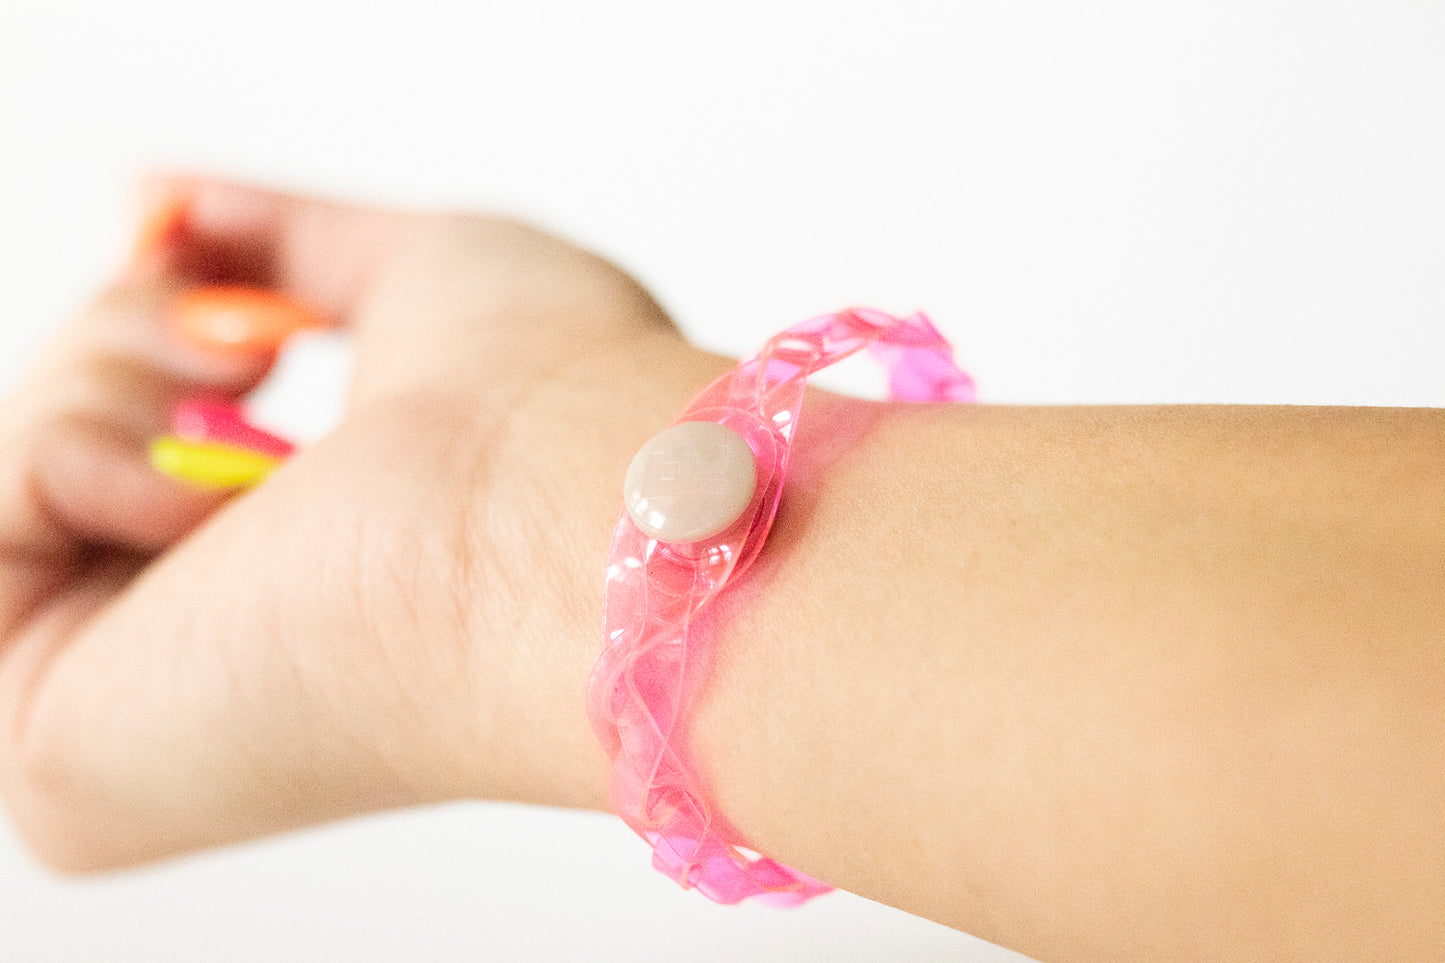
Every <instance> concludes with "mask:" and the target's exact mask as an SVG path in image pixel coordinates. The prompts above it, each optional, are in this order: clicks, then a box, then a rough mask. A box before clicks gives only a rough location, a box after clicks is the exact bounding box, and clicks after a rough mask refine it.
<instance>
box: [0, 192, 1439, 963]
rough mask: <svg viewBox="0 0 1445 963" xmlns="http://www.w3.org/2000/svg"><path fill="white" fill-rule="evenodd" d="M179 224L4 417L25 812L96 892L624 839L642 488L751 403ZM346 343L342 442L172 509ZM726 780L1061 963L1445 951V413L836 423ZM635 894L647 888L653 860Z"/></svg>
mask: <svg viewBox="0 0 1445 963" xmlns="http://www.w3.org/2000/svg"><path fill="white" fill-rule="evenodd" d="M155 188H156V189H157V190H158V192H159V193H161V194H162V195H164V196H174V195H176V194H178V193H183V194H184V195H185V196H186V197H187V198H188V199H189V201H190V209H189V217H188V219H187V222H186V225H185V228H184V229H183V230H177V231H170V232H159V233H157V232H152V233H153V234H156V237H154V238H152V239H151V243H150V245H149V246H148V247H147V248H146V249H145V250H144V251H143V252H142V254H141V255H140V256H139V257H138V258H137V260H136V261H135V263H133V264H132V265H131V266H130V267H129V268H128V269H127V270H126V271H125V272H124V274H123V276H122V277H120V278H119V279H118V280H117V281H116V282H115V283H114V284H113V285H112V286H111V287H110V288H109V289H107V290H106V291H105V292H104V293H103V294H102V295H101V296H100V297H99V298H98V299H97V300H96V302H95V303H94V304H92V305H91V306H90V307H89V308H87V309H86V310H85V311H84V312H83V313H82V315H81V316H80V317H79V318H78V319H77V320H76V322H75V323H74V324H73V325H72V326H71V327H70V328H69V329H68V330H67V331H66V332H65V333H64V334H63V335H62V336H61V337H60V338H59V340H58V341H57V343H56V344H55V345H54V346H53V348H52V350H51V351H50V352H49V354H48V355H47V356H46V358H45V359H43V360H42V361H41V362H40V363H38V364H37V366H36V367H35V369H34V370H33V372H32V375H31V377H30V378H29V379H28V380H27V381H26V382H25V384H24V385H22V387H21V388H20V389H19V390H18V392H16V393H15V394H14V395H13V396H12V397H11V398H10V399H9V400H8V401H6V402H5V403H4V405H3V406H0V632H3V636H0V638H3V642H0V735H3V740H0V787H3V792H4V798H5V801H6V804H7V805H8V808H9V811H10V813H11V815H12V817H13V819H14V820H15V823H16V824H17V826H18V828H19V830H20V832H21V833H22V835H23V836H24V837H25V839H26V840H27V841H28V842H29V844H30V845H31V847H32V848H33V850H34V851H35V853H36V855H37V856H38V858H40V859H41V860H43V861H44V862H45V863H47V864H49V865H51V866H53V867H55V868H57V869H59V870H62V871H67V872H79V873H88V872H96V871H102V870H108V869H114V868H118V867H125V866H131V865H135V864H138V863H142V862H146V861H151V860H157V859H162V858H165V857H168V856H171V855H175V854H178V853H183V852H189V851H193V850H196V849H201V848H205V847H211V846H218V845H223V844H226V843H229V842H233V841H236V840H241V839H246V838H251V837H256V836H261V835H267V834H272V833H278V832H282V831H285V830H288V829H293V828H296V827H299V826H304V825H310V824H314V823H317V822H321V821H325V820H331V819H336V818H340V817H344V816H349V815H354V814H358V813H363V812H368V811H374V810H377V809H382V808H389V807H397V806H408V805H418V804H425V803H431V802H437V801H442V800H449V799H456V798H478V797H481V798H505V799H514V800H523V801H528V802H533V803H539V804H546V805H561V806H579V807H593V808H606V805H607V802H606V775H607V762H606V759H605V757H604V756H603V754H602V753H601V751H600V749H599V748H598V747H597V746H596V744H595V742H594V740H593V738H592V735H591V733H590V730H589V728H588V725H587V721H586V717H585V712H584V702H583V693H584V690H585V685H586V679H587V674H588V671H589V669H590V667H591V664H592V661H593V660H594V658H595V656H596V652H597V649H598V646H599V644H600V643H599V639H598V638H597V636H598V626H599V625H600V620H601V619H600V617H601V595H600V587H601V573H602V571H603V568H604V566H605V560H606V554H607V543H608V538H609V534H610V531H611V528H612V525H613V523H614V522H615V519H616V515H617V511H618V506H619V504H620V499H619V495H618V493H619V490H620V484H621V478H622V474H623V472H624V471H625V469H626V467H627V464H628V461H629V460H630V458H631V456H632V454H633V453H634V452H635V451H636V450H637V448H638V447H639V446H640V445H641V444H642V443H643V442H644V441H645V440H646V439H647V438H649V437H650V436H651V435H653V434H654V433H656V432H657V431H658V430H660V429H661V428H663V427H665V426H666V425H667V424H668V423H669V422H670V420H671V419H672V417H673V416H674V415H675V413H676V412H677V411H679V410H681V408H682V407H683V406H684V405H685V404H686V403H687V402H688V400H689V399H690V398H691V397H692V395H693V394H694V393H695V392H696V391H697V390H698V389H699V388H700V387H701V386H702V385H704V384H705V383H707V381H709V380H710V379H711V378H713V377H715V376H716V375H718V374H720V373H722V372H723V371H725V370H727V368H728V367H729V366H730V365H731V363H732V362H731V361H729V360H728V359H724V358H720V357H717V356H714V355H710V354H707V353H705V352H702V351H699V350H698V349H696V348H693V347H691V346H690V345H688V344H687V343H686V341H684V340H683V339H682V337H681V336H680V335H679V334H678V332H677V331H676V329H675V328H674V327H673V326H672V324H671V323H670V322H669V320H668V319H667V317H666V316H665V314H664V313H663V312H662V310H661V309H660V308H659V307H658V306H657V305H656V303H655V302H654V301H653V300H652V299H651V298H650V297H649V296H648V295H647V293H646V292H645V291H644V290H643V289H642V288H641V287H640V286H639V285H637V284H636V282H634V281H632V280H631V279H630V278H628V277H627V276H626V275H625V274H623V273H622V272H621V271H619V270H618V269H617V268H615V267H614V266H612V265H610V264H608V263H607V262H605V261H603V260H602V259H600V258H598V257H596V256H595V255H592V254H589V253H587V252H585V251H581V250H579V249H577V248H575V247H572V246H571V245H568V244H566V243H565V242H562V241H560V240H557V239H555V238H552V237H550V236H547V235H545V234H542V233H540V232H538V231H536V230H534V229H532V228H529V227H526V226H523V225H518V224H515V223H511V222H507V221H501V220H493V219H486V218H479V217H461V216H451V215H446V216H443V215H420V214H409V213H400V212H392V211H380V210H375V209H369V208H357V207H350V206H344V205H337V204H332V203H326V202H321V201H316V200H312V199H306V198H296V197H288V196H283V195H277V194H273V193H268V192H264V191H260V190H256V189H252V188H246V187H240V186H236V185H228V184H220V183H214V182H206V181H197V180H185V181H167V182H159V183H158V184H157V185H155ZM212 282H226V283H247V284H262V285H266V286H269V287H273V288H275V289H276V290H278V291H280V292H282V293H283V294H286V295H288V296H291V297H297V298H301V299H303V300H305V301H306V302H308V303H310V304H312V305H314V306H316V307H317V308H318V309H320V310H321V311H322V312H324V313H325V314H326V315H327V316H328V317H330V318H331V319H333V320H334V321H335V323H339V324H344V325H347V326H348V327H349V328H350V329H351V330H352V331H353V332H354V333H355V336H356V341H357V371H356V379H355V384H354V387H353V393H352V397H351V399H350V404H349V408H348V413H347V415H346V418H345V421H344V423H343V424H342V426H341V427H340V428H339V429H338V430H337V431H336V432H334V433H333V434H332V435H331V436H329V437H328V438H327V439H325V440H324V441H323V442H321V443H320V444H318V445H316V446H314V447H313V448H311V449H309V450H307V451H305V452H302V453H301V454H299V455H297V456H296V457H295V458H294V459H293V460H292V461H291V462H289V463H288V464H287V465H286V466H285V467H284V468H282V469H281V470H280V471H279V472H278V473H277V474H276V475H275V476H274V477H273V478H272V479H271V480H270V481H268V482H267V483H266V484H265V485H264V486H262V487H261V488H259V489H257V490H255V491H253V492H251V493H249V494H246V495H244V496H242V497H238V498H234V499H226V498H224V497H222V496H219V495H215V494H206V493H198V492H195V491H191V490H188V489H186V488H185V487H183V486H181V485H179V484H178V483H175V482H172V481H170V480H168V479H166V478H163V477H161V476H159V475H158V474H156V473H154V472H153V471H151V470H150V469H149V468H148V467H147V466H146V463H145V460H144V445H145V442H146V441H147V440H148V439H149V438H150V437H152V436H154V435H157V434H160V433H162V432H163V431H164V429H165V427H166V421H167V417H168V411H169V407H170V405H171V404H172V402H173V401H174V400H175V399H177V398H178V397H181V396H183V395H186V394H190V393H194V392H195V391H196V390H197V389H206V390H209V391H212V392H217V393H222V394H240V393H243V392H244V391H246V390H247V389H249V388H250V387H252V386H253V385H255V384H256V383H257V381H258V380H259V379H260V378H261V377H262V376H263V375H264V373H265V371H266V369H267V367H268V366H269V363H270V361H271V360H272V359H271V358H270V357H269V356H267V355H259V356H244V355H239V356H238V355H235V354H231V353H228V354H220V353H216V354H212V353H207V352H205V351H203V350H200V349H197V348H194V347H186V346H185V345H183V344H181V343H179V342H178V341H176V340H175V339H174V338H172V337H169V336H168V335H167V333H166V321H165V319H166V313H167V309H168V306H169V305H171V304H172V303H173V302H174V301H175V299H176V297H177V296H178V295H180V294H181V293H182V292H184V291H186V290H191V289H193V288H195V287H196V286H197V285H200V284H203V283H212ZM802 424H803V427H802V429H801V433H800V437H799V439H798V446H797V451H798V459H799V461H798V462H797V465H796V469H795V471H794V473H793V475H792V476H791V478H790V482H789V488H788V490H787V491H786V492H785V496H784V500H783V507H782V509H781V511H780V514H779V517H778V521H777V524H776V526H775V528H774V531H773V535H772V538H771V540H770V542H769V545H768V548H767V550H766V551H765V552H764V554H763V555H762V556H761V558H760V560H759V562H758V563H757V565H756V566H755V567H754V569H753V570H752V571H751V572H750V573H749V574H748V575H747V576H746V577H745V578H744V579H743V580H742V581H741V582H740V583H739V584H738V585H737V586H736V587H735V588H734V589H733V590H732V591H730V593H728V594H727V595H726V596H724V598H723V600H721V602H720V604H721V605H722V606H723V611H722V612H721V613H720V615H721V618H720V622H721V624H722V626H723V628H722V630H721V636H720V638H719V646H718V658H717V662H716V665H715V666H714V671H713V677H712V678H711V679H710V681H709V684H708V686H707V687H706V689H705V692H704V695H703V698H702V701H701V703H700V704H699V706H698V707H697V709H696V713H695V719H694V725H693V746H694V749H695V754H696V756H697V758H698V760H699V763H700V765H701V766H702V768H703V771H704V776H705V778H706V780H707V781H708V783H709V785H710V789H711V792H712V794H713V796H714V799H715V801H716V802H717V804H718V806H719V808H720V809H721V811H723V812H725V813H726V814H727V815H728V817H729V819H730V820H731V821H732V822H733V823H735V824H736V825H737V826H739V827H740V828H741V829H742V831H743V832H745V833H746V834H747V835H748V836H749V838H750V841H752V842H753V843H754V844H755V845H756V846H757V848H759V849H762V850H764V851H766V852H768V853H769V854H771V855H774V856H776V857H778V858H780V859H782V860H784V861H785V862H788V863H791V864H793V865H796V866H798V867H799V868H801V869H803V870H805V871H806V872H808V873H811V874H813V875H815V876H818V877H820V878H823V879H826V880H828V881H830V882H833V883H835V884H837V885H839V886H842V887H845V888H848V889H850V890H853V891H855V892H858V893H861V894H863V895H865V896H868V897H870V898H873V899H876V900H880V901H882V902H886V903H890V904H892V905H895V906H899V907H901V908H903V909H906V910H909V911H911V912H914V913H917V914H920V915H923V916H926V917H929V918H931V919H935V920H938V921H940V922H943V923H946V924H948V925H950V926H955V927H959V928H961V929H965V930H968V931H969V932H972V933H975V934H977V935H979V936H983V937H985V938H987V939H990V940H994V941H995V942H998V943H1002V944H1004V945H1007V946H1011V947H1014V948H1016V949H1019V950H1021V951H1023V952H1025V953H1029V954H1031V955H1034V956H1037V957H1040V958H1044V959H1078V960H1091V959H1100V960H1110V959H1143V958H1155V959H1200V958H1207V959H1261V958H1299V959H1319V958H1350V959H1366V958H1379V959H1423V958H1438V957H1439V956H1440V955H1442V954H1445V914H1441V913H1440V907H1441V906H1445V776H1442V772H1445V766H1442V765H1441V764H1440V761H1441V760H1442V759H1445V657H1442V656H1445V484H1442V483H1445V416H1442V413H1441V412H1439V411H1433V410H1407V409H1313V408H1258V407H1250V408H1235V407H1169V408H1023V407H1020V408H1012V407H1011V408H1002V407H987V406H976V407H966V408H963V407H947V408H940V407H919V406H884V405H876V404H871V403H867V402H858V401H850V400H846V399H841V398H838V397H835V396H830V395H827V394H825V393H822V392H811V393H810V395H809V398H808V400H807V402H806V404H805V410H804V421H803V423H802ZM640 858H641V857H640Z"/></svg>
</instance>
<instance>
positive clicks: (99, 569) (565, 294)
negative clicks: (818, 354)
mask: <svg viewBox="0 0 1445 963" xmlns="http://www.w3.org/2000/svg"><path fill="white" fill-rule="evenodd" d="M158 186H159V188H160V190H161V192H162V193H164V194H166V195H168V196H171V197H182V198H184V199H185V200H186V211H187V214H186V217H185V218H184V220H183V221H182V224H181V227H180V229H178V230H177V231H174V232H172V235H171V236H170V237H169V238H167V239H165V240H164V242H163V243H160V244H159V245H158V246H156V247H154V248H153V249H152V250H150V251H148V252H145V253H144V254H143V255H142V256H141V257H140V258H139V259H138V260H137V262H136V263H134V264H133V265H132V266H131V267H130V268H129V269H128V270H127V272H126V273H125V276H124V277H122V278H121V279H120V280H119V281H118V282H117V283H116V284H115V285H114V286H113V287H111V288H110V289H109V290H107V291H106V292H105V293H104V294H103V295H102V296H101V297H100V298H99V299H98V300H97V301H96V302H95V303H94V304H93V305H92V306H91V307H90V308H88V309H87V310H86V311H85V312H84V313H83V314H82V316H81V317H80V318H79V319H78V320H77V321H76V322H75V324H74V325H73V326H72V327H71V328H70V329H69V330H68V331H67V332H66V333H65V334H64V335H63V336H62V338H61V339H60V340H59V342H58V343H57V344H56V345H55V346H54V349H53V350H52V352H51V353H50V355H49V357H48V358H47V359H46V360H45V361H44V362H43V363H42V364H41V365H39V366H38V367H37V368H36V369H35V370H34V372H33V373H32V375H31V377H30V378H29V380H28V382H27V383H26V384H25V385H24V386H23V387H22V388H21V389H20V391H19V392H18V393H17V394H16V395H15V396H14V397H12V398H11V399H10V400H9V401H8V402H7V403H6V404H5V405H4V406H3V409H0V453H3V454H0V633H3V634H0V720H3V723H4V729H3V733H4V736H3V741H0V785H3V789H4V795H5V799H6V802H7V803H8V805H9V807H10V810H11V812H12V814H13V816H14V818H15V820H16V821H17V823H18V825H19V828H20V830H21V832H22V834H23V835H24V836H25V837H26V839H27V840H28V841H29V842H30V844H31V845H32V846H33V847H34V848H35V850H36V851H37V853H38V854H39V855H40V857H41V858H42V859H44V860H45V861H46V862H48V863H50V864H52V865H54V866H56V867H60V868H63V869H66V870H72V871H89V870H96V869H103V868H108V867H115V866H122V865H128V864H132V863H137V862H141V861H145V860H151V859H155V858H159V857H163V856H166V855H170V854H174V853H179V852H184V851H188V850H193V849H196V848H199V847H205V846H211V845H216V844H221V843H225V842H228V841H232V840H238V839H242V838H247V837H252V836H258V835H263V834H269V833H274V832H278V831H282V830H286V829H290V828H294V827H298V826H302V825H306V824H310V823H315V822H318V821H322V820H328V819H333V818H338V817H343V816H347V815H351V814H356V813H360V812H364V811H367V810H373V809H378V808H383V807H395V806H404V805H410V804H417V803H426V802H432V801H440V800H445V799H452V798H461V797H475V796H485V797H503V798H513V799H522V800H528V801H533V802H543V803H553V804H562V805H578V806H605V786H606V768H607V767H606V759H605V756H604V755H603V754H602V752H601V750H600V749H599V748H598V747H597V746H595V745H594V744H593V742H592V738H591V734H590V731H589V729H588V726H587V722H586V718H585V709H584V690H585V683H586V676H587V672H588V669H589V667H590V664H591V661H592V658H593V657H594V656H595V654H596V651H597V649H598V647H599V645H600V640H599V639H598V637H597V636H598V633H599V631H600V629H599V626H600V611H601V586H602V572H603V569H604V565H605V559H606V552H607V542H608V538H609V534H610V531H611V528H612V525H613V523H614V521H615V519H616V514H617V511H618V506H619V504H620V501H619V494H618V493H619V491H620V479H621V474H622V472H623V470H624V469H625V467H626V464H627V461H628V459H629V458H630V457H631V455H632V453H633V452H634V451H635V450H636V448H637V447H638V446H639V445H640V444H641V443H642V442H643V441H645V440H646V438H647V437H648V436H649V435H650V434H652V433H653V432H655V431H656V430H658V429H660V428H661V427H663V426H664V425H665V424H666V423H667V422H668V421H669V420H670V418H671V417H672V416H673V415H674V414H675V412H676V411H678V410H679V409H680V408H681V407H682V406H683V405H684V404H685V403H686V401H687V399H688V398H689V397H691V395H692V394H693V393H694V392H695V391H696V389H697V388H698V387H699V386H700V385H702V384H704V383H705V382H706V381H707V380H709V379H710V378H711V377H713V376H715V375H716V374H718V373H720V372H721V371H722V370H723V369H724V368H725V367H726V366H727V362H725V361H723V360H722V359H718V358H714V357H712V356H709V355H707V354H705V353H703V352H700V351H697V350H696V349H693V348H691V347H689V346H688V345H687V344H686V342H685V341H684V340H683V339H682V338H681V336H680V335H679V334H678V332H677V331H676V329H675V328H674V327H673V326H672V324H671V322H670V321H669V320H668V318H667V317H666V315H665V314H664V313H663V311H662V310H661V309H660V308H659V307H658V306H657V304H656V303H655V302H654V301H653V300H652V299H651V298H650V297H649V296H648V295H647V293H646V292H645V291H644V290H643V289H642V288H641V287H640V286H639V285H638V284H637V283H636V282H634V281H633V280H632V279H631V278H629V277H628V276H627V275H625V274H624V273H623V272H621V271H620V270H619V269H617V268H616V267H615V266H613V265H611V264H609V263H608V262H606V261H604V260H602V259H601V258H599V257H597V256H595V255H592V254H589V253H587V252H585V251H582V250H579V249H577V248H575V247H573V246H571V245H569V244H567V243H565V242H563V241H560V240H558V239H556V238H554V237H551V236H548V235H546V234H544V233H542V232H540V231H537V230H534V229H532V228H529V227H526V226H523V225H520V224H516V223H512V222H508V221H503V220H496V219H490V218H482V217H464V216H454V215H421V214H407V213H399V212H391V211H381V210H375V209H369V208H358V207H351V206H346V205H341V204H333V203H324V202H319V201H315V200H309V199H302V198H297V197H288V196H283V195H279V194H275V193H270V192H266V191H261V190H257V189H252V188H246V187H239V186H235V185H227V184H220V183H213V182H206V181H171V182H166V183H161V184H160V185H158ZM214 282H226V283H247V284H259V285H264V286H268V287H272V288H275V289H276V290H278V291H280V292H282V293H283V294H285V295H287V296H289V297H293V298H296V299H298V300H301V301H304V302H307V303H309V304H312V305H314V306H316V307H317V308H318V309H320V310H321V311H323V312H324V313H326V314H327V315H329V316H330V317H331V318H332V319H333V320H334V321H335V323H337V324H340V325H344V326H346V327H348V328H349V329H350V330H351V331H352V332H353V334H354V336H355V342H356V353H357V354H356V374H355V381H354V385H353V390H352V393H351V396H350V398H349V403H348V408H347V414H346V417H345V419H344V422H343V423H342V424H341V426H340V427H339V428H338V429H337V430H336V431H335V432H334V433H332V434H331V435H330V436H328V437H327V438H326V439H325V440H323V441H322V442H321V443H319V444H317V445H316V446H314V447H313V448H311V449H309V450H306V451H304V452H302V453H301V454H299V455H297V456H296V457H295V458H294V459H292V460H291V461H290V462H289V463H288V464H287V465H285V466H284V467H283V468H282V469H281V470H280V471H279V472H278V473H277V474H276V475H275V476H273V477H272V478H271V479H270V480H269V481H268V482H267V483H266V484H265V485H263V486H262V487H261V488H259V489H257V490H255V491H253V492H251V493H248V494H246V495H244V496H240V497H237V498H234V499H230V500H227V499H225V498H223V497H222V496H219V495H216V494H210V493H204V492H198V491H194V490H190V489H187V488H186V487H184V486H183V485H181V484H180V483H177V482H174V481H171V480H169V479H167V478H165V477H163V476H161V475H159V474H157V473H156V472H154V471H153V470H152V469H151V468H150V467H149V466H148V465H147V464H146V461H145V445H146V442H147V441H148V440H149V438H151V437H153V436H155V435H157V434H161V433H163V432H164V430H165V428H166V423H167V420H168V416H169V409H170V407H171V405H172V404H173V403H174V402H175V401H176V400H177V399H178V398H180V397H183V396H186V395H189V394H194V393H196V392H197V391H201V390H204V391H208V392H212V393H223V394H229V395H239V394H242V393H244V392H246V391H247V390H249V389H250V388H252V387H254V386H255V385H256V384H257V382H258V381H259V380H260V379H261V378H262V377H263V376H264V374H265V372H266V370H267V368H268V366H269V364H270V362H271V361H272V360H273V359H272V358H271V357H269V356H259V357H256V356H252V357H245V356H242V357H237V356H234V355H225V354H213V353H209V352H206V351H203V350H200V349H198V348H196V347H187V346H186V345H185V344H182V343H180V342H179V341H178V340H177V339H175V338H174V337H172V336H171V335H169V334H168V333H167V325H166V317H167V310H168V307H169V306H170V305H171V304H172V303H173V302H174V300H175V298H176V297H177V295H178V294H180V293H181V292H183V291H185V290H187V289H190V288H193V287H194V286H196V285H199V284H204V283H214Z"/></svg>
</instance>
